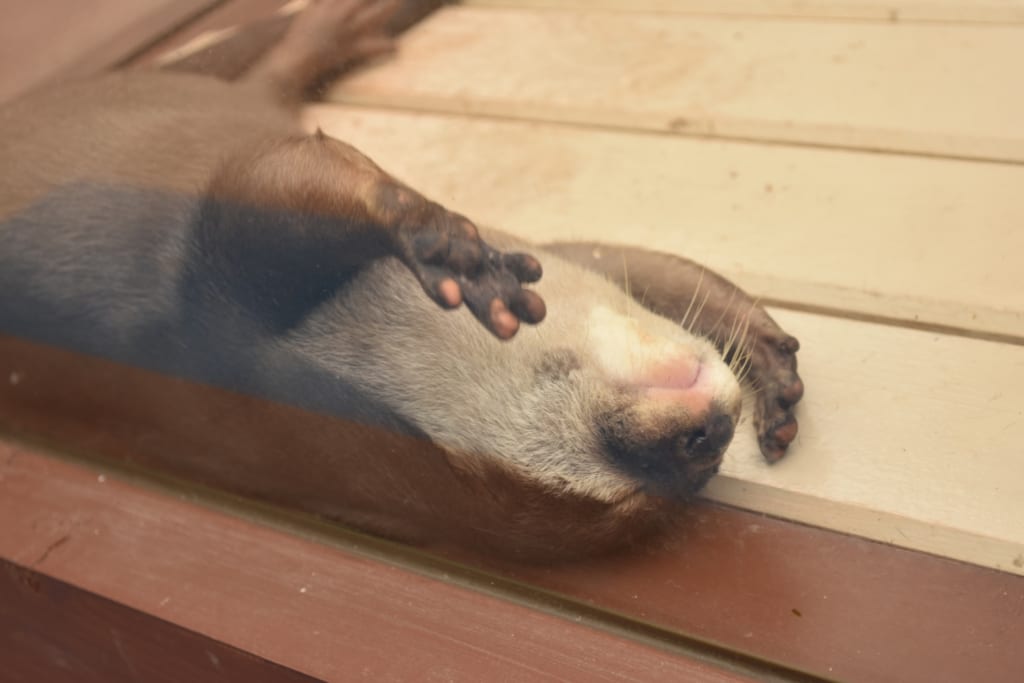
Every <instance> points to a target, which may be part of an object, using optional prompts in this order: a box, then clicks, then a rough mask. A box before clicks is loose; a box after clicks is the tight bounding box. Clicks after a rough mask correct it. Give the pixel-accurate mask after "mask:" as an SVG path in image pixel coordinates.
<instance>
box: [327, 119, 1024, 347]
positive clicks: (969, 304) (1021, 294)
mask: <svg viewBox="0 0 1024 683" xmlns="http://www.w3.org/2000/svg"><path fill="white" fill-rule="evenodd" d="M307 117H308V123H309V125H310V126H314V125H321V126H322V127H323V128H324V130H325V131H328V132H329V133H331V134H333V135H336V136H337V137H340V138H341V139H343V140H347V141H348V142H350V143H352V144H354V145H356V146H357V147H359V148H360V149H362V150H363V151H364V152H366V153H367V154H369V155H370V156H371V157H372V158H373V159H375V160H376V161H377V162H378V163H379V164H381V165H382V166H383V167H384V168H386V169H388V170H389V171H391V172H392V173H395V174H397V175H398V176H399V177H401V178H403V179H404V180H405V181H407V182H409V183H411V184H412V185H413V186H414V187H416V188H418V189H419V190H420V191H422V192H424V193H425V194H427V195H428V196H431V197H432V198H434V199H436V200H438V201H440V202H442V203H444V204H446V205H448V206H449V207H450V208H452V209H455V210H458V211H461V212H464V213H466V214H467V215H469V216H472V217H473V219H474V220H476V221H478V222H480V223H483V224H491V225H496V226H499V227H502V228H504V229H507V230H511V231H513V232H515V233H517V234H520V235H522V236H524V237H526V238H528V239H531V240H534V241H536V242H545V241H556V240H566V239H603V240H606V241H620V242H621V241H625V242H630V243H634V244H642V245H645V246H647V247H649V248H652V249H660V250H663V251H667V252H671V253H678V254H683V255H685V256H688V257H690V258H693V259H695V260H697V261H699V262H701V263H704V264H705V265H707V266H708V267H710V268H713V269H714V270H716V271H719V272H721V273H723V274H725V275H727V276H728V277H730V278H732V279H733V280H735V281H736V282H737V283H738V284H740V285H741V286H743V287H744V288H746V289H747V290H748V291H750V292H753V293H754V294H756V295H758V296H760V297H762V298H765V299H770V300H772V301H777V302H787V303H788V304H790V305H794V304H795V305H801V306H814V307H819V308H825V309H831V310H836V311H845V312H853V313H856V314H863V315H867V316H879V317H883V318H889V319H896V320H903V321H907V322H908V323H911V324H915V323H931V324H935V325H944V326H950V327H955V328H960V329H964V330H973V331H976V332H980V333H990V334H998V335H1005V336H1007V337H1010V338H1014V339H1017V340H1022V339H1024V270H1022V269H1021V268H1020V266H1019V262H1020V258H1019V255H1020V254H1021V253H1024V230H1022V229H1021V226H1024V199H1022V197H1021V194H1020V188H1021V187H1022V186H1024V169H1022V168H1020V167H1015V166H1005V165H995V164H981V163H971V162H962V161H950V160H942V161H940V160H935V159H921V158H911V157H898V156H890V155H876V154H863V153H851V152H842V151H836V150H816V149H805V148H803V149H802V148H792V147H775V146H761V145H749V144H738V143H727V142H720V141H709V140H692V139H683V138H664V137H658V136H648V135H636V134H629V133H623V132H612V131H596V130H584V129H578V128H565V127H562V126H556V125H550V124H538V123H523V122H511V121H488V120H481V119H476V118H470V117H462V116H433V115H423V114H415V113H408V112H387V111H381V110H361V109H358V108H339V107H335V106H320V107H316V108H312V109H310V110H309V111H308V115H307Z"/></svg>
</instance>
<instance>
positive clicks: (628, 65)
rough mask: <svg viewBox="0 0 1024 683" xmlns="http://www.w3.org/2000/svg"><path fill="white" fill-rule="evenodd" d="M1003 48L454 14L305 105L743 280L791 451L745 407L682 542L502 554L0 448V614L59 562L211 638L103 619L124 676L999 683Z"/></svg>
mask: <svg viewBox="0 0 1024 683" xmlns="http://www.w3.org/2000/svg"><path fill="white" fill-rule="evenodd" d="M269 4H273V3H269ZM232 5H242V6H246V5H248V6H252V7H262V6H266V5H268V0H244V1H241V0H237V1H236V2H234V3H228V4H227V7H228V8H230V7H231V6H232ZM243 16H246V13H245V12H241V13H240V14H232V13H231V11H230V9H229V10H228V11H225V12H224V13H223V17H224V18H225V21H226V22H227V23H230V21H227V20H228V19H230V20H236V19H237V18H240V17H243ZM208 23H209V22H205V23H202V24H200V25H202V26H205V25H207V24H208ZM199 32H200V31H199V29H198V28H193V29H190V30H189V35H191V34H195V33H199ZM178 42H180V40H179V41H178ZM155 54H156V51H151V52H150V53H149V57H150V58H152V57H153V56H155ZM1021 64H1024V0H985V1H979V2H973V1H971V0H891V1H886V2H882V1H881V0H806V1H795V0H767V1H763V2H756V1H754V0H720V1H717V2H716V1H714V0H638V1H637V2H629V1H628V0H596V1H595V2H586V1H583V0H507V1H506V0H475V1H470V2H465V3H462V4H460V5H457V6H453V7H449V8H445V9H444V10H442V11H440V12H438V13H437V14H435V15H434V16H433V17H431V18H429V19H428V20H427V21H425V22H424V23H422V24H421V25H419V26H417V27H415V28H414V29H413V30H412V31H410V32H409V33H408V34H407V35H406V36H405V37H404V38H403V41H402V43H401V49H400V53H399V54H398V56H396V57H395V58H392V59H389V60H387V61H384V62H381V63H379V64H376V65H374V66H373V67H372V68H367V69H365V70H364V71H362V72H360V73H358V74H355V75H353V76H352V77H351V78H349V79H347V80H345V81H344V82H343V83H341V84H339V85H338V86H337V87H336V88H335V89H333V90H332V91H331V92H330V93H329V95H328V97H327V100H328V101H326V102H324V103H321V104H318V105H315V106H311V107H310V108H309V109H308V110H307V112H306V116H307V120H308V123H309V126H310V127H313V126H315V125H319V126H321V127H322V128H323V129H324V130H325V131H327V132H328V133H331V134H333V135H336V136H338V137H340V138H343V139H345V140H347V141H349V142H351V143H352V144H354V145H356V146H357V147H359V148H361V149H362V150H363V151H365V152H366V153H367V154H369V155H370V156H371V157H373V158H374V159H375V160H376V161H377V162H378V163H379V164H380V165H381V166H383V167H384V168H386V169H388V170H390V171H392V172H394V173H395V174H397V175H398V176H400V177H402V178H403V179H404V180H405V181H407V182H408V183H410V184H411V185H413V186H415V187H417V188H418V189H420V190H421V191H423V192H424V193H425V194H428V195H429V196H432V197H433V198H435V199H437V200H438V201H441V202H443V203H444V204H446V205H448V206H449V207H451V208H453V209H457V210H459V211H461V212H463V213H466V214H467V215H469V216H472V217H473V218H474V219H475V220H477V221H479V222H481V223H490V224H493V225H496V226H500V227H502V228H504V229H507V230H510V231H513V232H516V233H519V234H521V235H523V236H525V237H528V238H531V239H535V240H538V241H545V240H555V239H569V238H588V239H604V240H609V241H617V242H632V243H636V244H641V245H644V246H647V247H651V248H658V249H662V250H665V251H669V252H675V253H679V254H682V255H685V256H688V257H690V258H693V259H696V260H698V261H701V262H704V263H705V264H707V265H708V266H710V267H712V268H714V269H716V270H719V271H721V272H723V273H724V274H726V275H728V276H729V277H731V278H733V279H734V280H736V281H737V282H738V283H739V284H741V285H742V286H744V287H745V288H747V289H748V290H749V291H751V292H752V293H754V294H755V295H757V296H759V297H761V298H762V300H764V301H766V302H767V303H768V304H769V305H770V308H771V312H772V314H773V316H776V318H777V319H778V320H779V322H780V323H781V324H782V325H783V326H784V327H785V328H786V329H787V330H788V331H790V332H792V333H793V334H795V335H796V336H797V337H798V338H799V339H800V340H801V343H802V349H801V352H800V368H801V374H802V376H803V377H804V380H805V383H806V386H807V395H806V398H805V399H804V402H803V404H802V406H801V409H800V413H799V419H800V425H801V431H800V435H799V437H798V439H797V441H796V442H795V443H794V445H793V447H792V449H791V453H790V455H789V456H788V457H787V459H786V460H784V461H783V462H782V463H780V464H778V465H775V466H772V467H769V466H767V465H765V464H764V463H763V462H762V460H761V458H760V455H759V454H758V453H757V449H756V445H755V443H754V438H753V434H752V430H751V428H750V426H749V423H747V424H746V425H745V426H743V427H742V428H741V430H740V432H739V433H738V435H737V438H736V442H735V443H734V445H733V446H732V448H731V449H730V452H729V454H728V456H727V461H726V466H725V468H724V471H723V473H722V474H721V475H720V476H719V477H718V478H716V480H714V481H713V482H712V484H711V486H709V488H708V490H707V493H706V498H707V499H708V501H707V502H703V503H700V504H698V505H697V506H695V508H694V511H693V513H692V518H690V519H688V520H687V521H686V523H685V524H684V526H683V530H682V531H681V532H680V534H679V535H678V536H677V537H674V538H672V539H669V540H668V541H666V542H665V543H663V544H661V545H658V546H656V547H652V548H651V549H649V551H647V552H646V553H642V554H640V555H639V556H635V557H619V558H611V559H608V560H602V561H600V562H595V563H585V564H582V565H578V566H571V567H556V568H523V567H514V566H506V565H501V564H495V563H493V562H490V561H489V560H488V559H487V558H480V557H448V558H436V557H434V558H430V557H423V556H421V555H418V554H416V553H409V552H406V551H404V550H400V549H395V548H393V547H390V546H388V545H387V544H383V545H381V544H375V543H374V542H372V541H366V540H365V539H359V538H358V537H354V536H352V535H346V533H345V532H338V531H337V530H327V531H325V530H323V529H322V528H316V527H314V526H310V524H309V520H301V519H300V520H298V522H295V520H292V522H289V523H287V524H283V523H281V522H280V521H279V517H277V516H271V517H267V515H266V514H264V513H263V512H254V511H252V510H248V509H244V508H238V507H237V506H234V505H233V504H230V505H227V506H225V505H223V501H221V502H220V503H218V504H217V505H213V507H212V508H211V504H210V503H209V501H208V500H206V499H205V498H202V496H200V498H202V500H203V501H205V502H201V503H197V502H196V495H197V494H195V493H193V492H186V493H181V492H180V491H178V492H177V493H176V492H175V491H174V490H167V489H162V488H155V489H154V488H153V487H152V486H151V485H149V484H147V483H145V482H140V481H138V480H136V479H135V478H134V477H133V476H130V475H125V474H124V473H123V472H122V473H119V472H118V471H117V470H111V469H109V468H108V467H107V466H105V465H94V464H88V463H75V462H67V461H65V460H64V459H62V458H56V457H52V456H47V455H45V454H42V453H39V452H32V451H31V450H27V449H23V448H21V447H16V446H10V445H2V444H0V463H2V464H0V525H2V527H0V528H3V529H5V530H6V531H9V532H10V533H6V534H4V535H3V536H2V538H0V568H3V567H7V569H8V573H7V574H6V575H5V576H7V577H8V579H10V580H9V581H5V580H0V624H5V625H6V624H17V623H18V621H17V620H18V619H19V616H18V611H17V609H31V608H32V606H33V605H34V606H35V609H38V610H42V611H41V612H40V614H43V613H44V612H45V610H46V609H51V608H52V605H53V604H60V602H59V601H60V600H61V599H62V598H61V597H60V596H63V595H65V592H66V589H65V588H63V587H62V586H64V585H65V584H66V585H68V586H74V587H76V588H77V589H78V590H82V591H85V592H87V593H88V594H89V595H90V596H99V598H102V599H103V600H110V601H113V606H112V605H107V604H106V603H102V604H98V603H97V604H94V603H93V602H88V601H86V602H87V603H88V604H87V606H86V607H83V608H82V609H83V610H85V612H86V613H88V614H94V615H104V616H103V617H102V619H101V618H100V617H96V621H97V622H102V623H104V624H108V623H113V624H124V625H129V624H132V623H140V624H141V623H143V622H145V624H146V625H145V626H144V628H145V629H151V630H153V632H154V633H157V632H158V630H159V629H160V628H164V626H166V625H165V624H164V622H165V621H167V622H169V623H170V624H173V625H175V627H180V628H181V629H184V630H185V631H186V632H187V633H191V634H200V635H201V636H202V637H201V639H200V640H199V641H194V639H193V640H188V637H186V636H187V634H186V635H182V634H179V633H178V632H176V631H173V632H172V631H168V632H164V631H159V633H160V634H161V635H159V637H157V636H153V637H152V638H151V639H150V640H149V641H145V640H144V642H138V643H135V644H131V643H134V642H135V641H130V639H129V641H125V642H129V644H130V649H131V648H136V647H137V648H139V649H138V650H135V649H132V652H139V653H149V654H145V655H144V654H140V655H139V658H138V659H135V660H134V662H135V666H136V670H134V672H133V669H132V661H130V659H131V658H125V657H124V655H123V653H122V654H121V657H122V659H123V660H124V661H127V662H128V665H127V666H128V668H125V664H124V661H121V662H117V663H116V664H117V665H118V666H120V667H121V668H119V669H118V668H117V666H115V663H109V664H110V669H109V671H111V672H112V671H115V670H117V671H119V672H120V675H123V676H124V677H125V679H130V678H131V676H132V675H135V673H137V671H143V672H146V673H150V674H152V675H154V676H157V678H158V677H159V675H158V674H159V673H160V672H161V666H162V665H161V664H160V659H159V648H152V647H151V645H152V643H153V642H158V643H164V642H172V641H173V642H179V640H181V642H182V643H184V644H182V645H181V648H185V649H184V650H181V651H187V652H192V651H193V649H195V651H196V652H199V653H200V655H197V656H202V657H206V659H207V660H209V662H210V663H211V666H210V667H206V665H205V664H204V667H206V668H202V672H203V674H204V676H205V677H202V676H199V675H198V673H197V674H196V676H197V677H196V678H195V680H230V675H227V674H225V670H224V669H222V668H220V667H219V666H215V665H213V662H214V661H217V662H222V661H223V662H231V666H232V667H236V668H234V669H232V670H234V671H249V670H250V669H248V668H246V667H254V666H255V665H254V664H253V661H254V660H253V659H252V658H253V657H255V658H257V659H262V660H265V661H266V662H268V663H274V665H275V666H276V665H281V666H282V667H284V669H283V671H286V672H287V673H288V674H289V675H292V674H294V676H295V677H297V678H295V680H298V679H299V678H301V676H312V677H315V678H321V679H327V680H349V679H350V678H349V675H350V674H351V670H350V669H348V668H347V664H348V663H350V662H359V663H361V666H362V667H363V669H362V671H363V674H364V675H367V676H371V677H376V678H381V677H383V676H388V675H390V676H392V678H393V679H395V680H415V679H417V677H418V675H419V674H422V673H423V672H430V673H431V674H434V675H437V676H439V677H444V678H446V679H450V680H482V678H481V676H484V677H486V676H492V677H493V676H497V677H501V678H503V679H504V680H544V679H545V678H544V677H548V678H551V679H556V678H557V679H569V680H605V679H607V680H697V679H704V680H745V679H750V678H755V679H764V678H765V677H769V676H772V677H780V678H788V679H792V678H799V677H801V676H803V675H805V674H806V675H810V676H814V677H822V678H835V679H840V680H872V681H874V680H893V681H908V680H921V681H939V680H949V681H959V680H969V679H977V680H992V681H999V680H1005V681H1014V680H1017V679H1018V677H1019V674H1020V671H1021V670H1022V667H1024V653H1021V652H1020V648H1019V646H1018V644H1019V643H1020V642H1022V640H1024V621H1022V616H1021V615H1022V614H1024V578H1022V577H1024V388H1022V387H1024V194H1022V192H1021V190H1022V188H1024V88H1022V87H1021V85H1020V83H1021V78H1020V65H1021ZM528 333H531V332H530V331H529V330H524V331H523V332H522V334H528ZM2 369H3V368H0V370H2ZM0 376H2V375H0ZM748 413H749V411H748ZM240 510H241V512H240ZM83 511H84V512H83ZM275 520H276V521H275ZM805 525H806V526H805ZM339 534H340V535H339ZM339 538H340V539H341V540H339ZM168 539H170V540H168ZM879 541H880V542H881V543H878V542H879ZM182 558H187V560H183V559H182ZM452 562H455V564H452ZM7 565H10V566H9V567H8V566H7ZM117 565H120V566H121V567H122V568H121V569H119V570H118V571H114V570H112V569H111V567H112V566H117ZM12 577H13V578H12ZM33 582H35V583H33ZM54 582H56V583H54ZM26 586H28V588H26ZM33 586H34V587H33ZM40 586H42V587H41V588H40ZM5 595H6V596H8V597H10V598H11V601H10V602H7V601H6V600H5V598H4V596H5ZM89 599H90V600H91V599H92V598H91V597H90V598H89ZM33 600H35V602H33ZM83 600H85V599H84V598H83ZM44 603H45V605H44ZM4 604H12V605H13V604H17V605H19V606H21V607H19V608H13V607H12V608H10V609H7V610H6V611H5V609H4V607H3V605H4ZM83 604H85V603H83ZM120 608H124V609H126V610H129V611H131V612H132V613H133V614H134V613H136V612H137V613H138V614H141V615H143V620H142V621H136V622H133V621H132V619H133V618H135V617H131V615H127V614H122V613H121V612H118V611H117V609H120ZM232 613H234V614H235V616H234V617H232V616H231V614H232ZM242 613H244V614H250V613H251V617H250V618H247V619H245V620H241V619H239V618H238V616H237V615H238V614H242ZM45 614H49V615H50V616H45V617H44V616H40V617H39V619H40V621H39V622H38V625H36V626H34V627H33V628H34V629H35V630H34V631H32V633H36V634H38V633H42V632H44V630H45V629H46V628H50V629H57V630H59V628H58V626H57V625H59V623H60V618H59V614H60V611H59V610H55V611H53V613H52V614H51V613H50V612H45ZM138 614H137V615H136V617H138ZM145 618H148V621H146V619H145ZM453 620H454V622H457V623H455V624H454V625H453ZM154 624H155V625H154ZM463 624H468V626H466V627H465V628H463V626H462V625H463ZM86 625H88V623H87V624H86ZM11 628H13V627H11ZM19 628H21V627H20V626H19ZM117 628H118V629H120V630H119V631H117V632H118V633H121V634H122V636H124V634H126V633H128V634H129V635H130V631H131V628H130V627H126V626H118V627H117ZM139 628H140V629H142V628H143V627H142V626H140V627H139ZM9 633H15V631H9ZM18 633H20V631H18ZM324 636H329V639H330V641H331V644H330V645H325V644H323V642H322V641H321V640H319V639H321V638H323V637H324ZM125 637H127V636H125ZM389 638H394V639H395V642H402V643H405V644H406V646H407V647H408V648H409V649H408V652H410V653H415V655H413V654H410V655H409V657H401V656H396V653H395V652H394V651H393V650H391V649H387V648H385V649H382V648H381V646H380V644H379V643H380V642H381V641H382V640H386V639H389ZM24 642H26V641H18V640H17V639H16V638H9V639H8V640H6V641H5V640H3V639H2V638H0V651H2V650H3V648H4V646H5V644H7V645H8V646H9V647H11V648H12V651H13V648H14V647H23V646H24ZM32 642H34V643H36V646H37V647H38V648H40V649H39V650H38V652H42V653H43V655H45V656H48V657H51V658H52V651H50V650H45V648H44V646H43V645H42V644H40V643H42V642H43V639H42V638H41V637H40V638H39V639H38V642H36V641H32ZM73 642H74V641H73V639H72V640H68V641H67V642H66V643H65V645H64V646H65V647H67V648H71V649H73ZM112 642H113V645H111V644H110V643H105V641H104V642H98V643H97V647H100V648H102V647H104V646H106V647H108V648H110V647H114V648H115V649H116V650H118V652H120V651H121V649H122V647H123V645H119V644H118V642H119V641H118V640H117V638H115V639H114V640H113V641H112ZM104 643H105V645H104ZM197 643H198V644H197ZM204 648H205V649H204ZM44 650H45V651H44ZM21 652H22V654H23V655H24V656H25V657H26V658H27V659H26V661H28V659H31V656H32V652H34V651H30V650H28V649H22V650H21ZM76 652H78V651H77V650H76ZM26 653H27V654H26ZM47 653H50V654H47ZM204 653H206V654H204ZM209 653H213V654H212V659H211V658H210V657H211V655H210V654H209ZM79 654H80V656H81V657H82V658H83V660H82V661H86V659H87V658H88V657H87V654H86V653H81V652H80V653H79ZM43 655H40V656H43ZM247 657H248V658H247ZM32 661H36V660H32ZM190 661H191V660H190ZM28 666H30V665H26V667H28ZM268 666H270V665H269V664H268ZM211 667H212V668H211ZM255 668H257V669H258V668H259V667H255ZM25 670H29V669H28V668H26V669H25ZM96 670H97V671H103V672H107V671H108V670H107V669H96ZM183 670H184V671H189V670H188V669H183ZM196 671H197V672H198V671H199V668H197V669H196ZM261 671H262V672H263V675H264V676H266V677H267V679H268V680H274V679H276V678H275V677H279V678H280V679H285V676H284V674H283V673H281V672H278V671H277V670H276V669H270V670H268V669H265V668H264V669H261ZM268 671H269V673H268ZM125 672H127V673H125ZM600 676H603V678H600ZM37 678H38V677H37ZM113 678H114V676H113V675H112V674H110V675H106V674H104V675H99V674H97V677H96V680H112V679H113ZM26 680H27V679H26ZM190 680H191V679H190ZM254 680H255V679H254ZM288 680H291V679H288Z"/></svg>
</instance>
